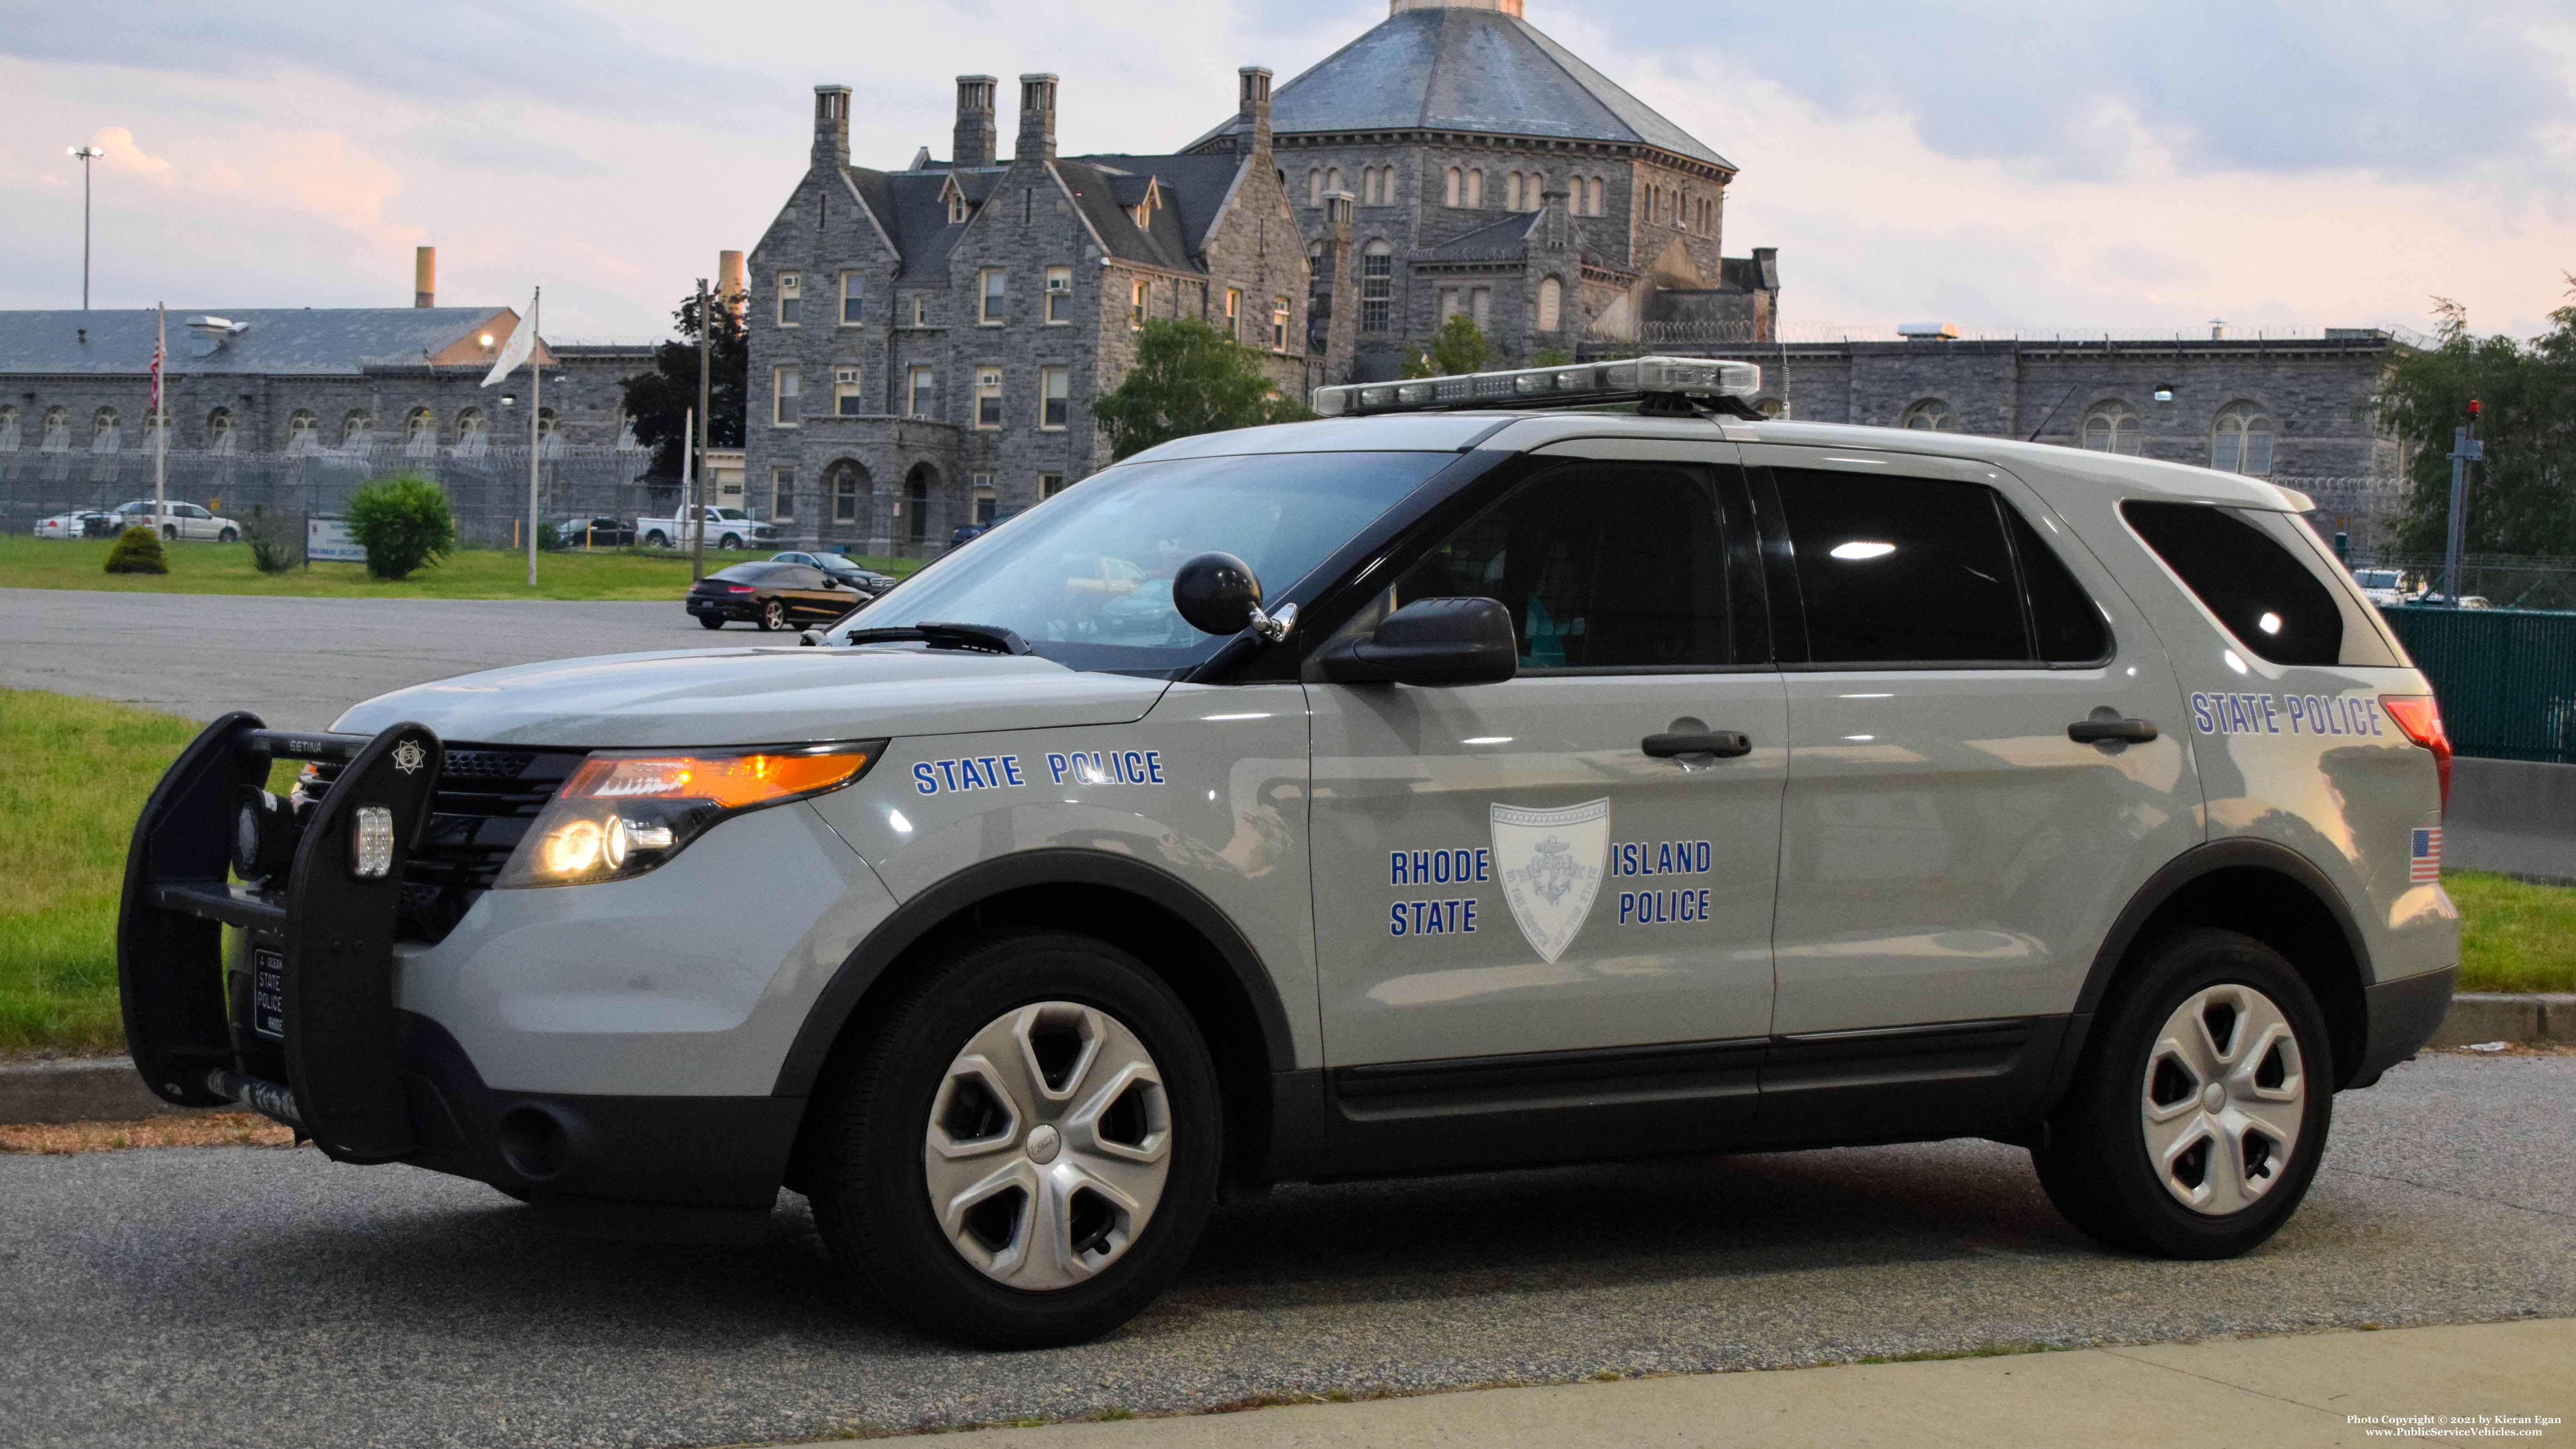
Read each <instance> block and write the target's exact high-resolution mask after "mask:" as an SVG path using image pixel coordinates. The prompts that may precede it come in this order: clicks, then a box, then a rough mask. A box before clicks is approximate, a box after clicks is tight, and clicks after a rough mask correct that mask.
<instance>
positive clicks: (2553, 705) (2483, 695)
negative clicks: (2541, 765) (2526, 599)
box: [2380, 607, 2576, 765]
mask: <svg viewBox="0 0 2576 1449" xmlns="http://www.w3.org/2000/svg"><path fill="white" fill-rule="evenodd" d="M2380 613H2381V614H2382V615H2383V616H2384V617H2385V618H2386V619H2387V620H2388V624H2389V627H2390V628H2391V629H2394V630H2395V631H2396V633H2397V637H2398V639H2399V640H2400V641H2401V642H2403V643H2404V644H2405V646H2406V652H2407V653H2409V654H2411V655H2413V656H2414V658H2415V665H2416V667H2417V668H2419V669H2421V670H2423V671H2424V676H2425V678H2427V679H2430V680H2431V681H2432V682H2433V695H2434V697H2435V698H2436V699H2438V700H2440V701H2441V704H2442V726H2443V730H2444V732H2445V733H2447V734H2449V735H2450V737H2451V748H2452V749H2454V750H2456V751H2458V752H2459V753H2461V754H2463V755H2473V756H2479V757H2482V758H2486V759H2495V760H2540V761H2543V762H2546V763H2549V764H2556V765H2570V764H2576V613H2563V612H2552V611H2545V610H2537V609H2443V608H2423V607H2397V608H2386V609H2382V610H2380Z"/></svg>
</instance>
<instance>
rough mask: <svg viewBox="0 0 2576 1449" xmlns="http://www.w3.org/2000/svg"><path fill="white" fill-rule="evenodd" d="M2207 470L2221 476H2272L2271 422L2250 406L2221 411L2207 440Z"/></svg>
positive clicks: (2257, 408)
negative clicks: (2211, 469)
mask: <svg viewBox="0 0 2576 1449" xmlns="http://www.w3.org/2000/svg"><path fill="white" fill-rule="evenodd" d="M2209 466H2211V467H2212V468H2215V469H2217V470H2218V471H2219V472H2221V473H2252V474H2255V475H2257V476H2260V475H2263V474H2267V473H2269V472H2271V471H2272V419H2271V418H2270V417H2268V416H2267V415H2265V413H2264V412H2263V410H2262V409H2261V408H2259V407H2256V406H2255V405H2254V404H2252V403H2232V404H2230V405H2228V406H2227V407H2225V408H2222V409H2220V410H2219V414H2218V427H2217V430H2216V431H2215V432H2213V433H2212V434H2211V435H2210V440H2209Z"/></svg>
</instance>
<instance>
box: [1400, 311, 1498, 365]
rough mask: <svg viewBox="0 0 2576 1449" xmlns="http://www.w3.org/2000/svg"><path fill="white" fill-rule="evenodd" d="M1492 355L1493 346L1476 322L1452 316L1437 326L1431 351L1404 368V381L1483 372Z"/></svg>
mask: <svg viewBox="0 0 2576 1449" xmlns="http://www.w3.org/2000/svg"><path fill="white" fill-rule="evenodd" d="M1493 355H1494V344H1493V343H1492V342H1491V341H1490V340H1489V339H1487V338H1486V336H1485V330H1484V329H1483V328H1481V327H1478V326H1477V325H1476V319H1475V318H1473V317H1470V316H1468V315H1467V314H1466V313H1464V312H1452V313H1450V314H1449V320H1448V321H1446V322H1443V323H1441V324H1440V335H1439V336H1437V337H1435V338H1433V339H1431V350H1430V351H1428V352H1423V353H1418V354H1416V355H1415V357H1414V359H1413V361H1411V362H1409V363H1407V364H1405V368H1404V375H1405V376H1407V377H1457V376H1459V375H1461V374H1463V373H1470V372H1482V371H1484V370H1485V360H1486V359H1487V358H1490V357H1492V356H1493Z"/></svg>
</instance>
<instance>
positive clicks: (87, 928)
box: [0, 545, 2576, 1052]
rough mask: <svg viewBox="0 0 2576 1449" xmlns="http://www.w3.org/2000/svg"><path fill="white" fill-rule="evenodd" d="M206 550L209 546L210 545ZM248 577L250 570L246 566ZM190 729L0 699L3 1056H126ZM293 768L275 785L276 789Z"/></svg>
mask: <svg viewBox="0 0 2576 1449" xmlns="http://www.w3.org/2000/svg"><path fill="white" fill-rule="evenodd" d="M207 546H208V547H211V545H207ZM245 567H247V565H245ZM199 728H200V726H199V725H197V724H196V723H195V722H194V721H191V720H184V719H180V718H178V717H176V716H174V715H166V714H158V713H154V712H153V711H150V710H141V709H133V708H129V707H127V706H125V705H121V704H110V703H108V702H106V701H104V700H95V699H84V698H80V697H77V696H73V695H62V694H50V693H47V692H45V691H43V690H33V689H0V820H5V821H7V822H8V827H9V828H8V829H7V830H5V831H0V1051H28V1050H35V1049H45V1050H54V1051H72V1052H113V1051H118V1050H121V1049H122V1047H123V1043H124V1032H123V1030H122V1027H121V1026H120V1024H119V1021H118V1011H117V1002H116V899H117V892H118V890H119V889H120V887H121V886H122V883H123V881H124V875H125V846H126V840H127V837H128V836H130V835H131V834H132V833H133V829H134V817H135V815H136V814H137V813H138V812H139V811H141V810H142V808H143V800H144V797H145V796H147V795H149V794H150V793H151V792H152V786H153V783H154V782H155V781H157V780H159V779H160V778H161V772H162V771H163V770H164V769H167V768H168V767H169V764H170V761H171V759H172V758H173V757H174V756H176V755H177V754H178V752H179V748H180V747H181V746H182V745H185V744H186V743H187V742H188V741H189V740H191V739H193V738H195V737H196V734H197V731H198V729H199ZM294 768H295V766H294V762H292V761H281V762H280V763H279V765H278V769H277V773H276V775H275V776H274V777H273V778H272V780H271V783H270V787H269V788H271V789H273V790H278V791H281V792H282V791H284V790H285V789H286V788H287V787H288V785H289V784H290V783H291V782H292V780H293V773H292V772H293V770H294ZM2442 883H2443V885H2444V886H2445V887H2446V888H2448V889H2449V891H2450V893H2451V897H2452V899H2454V900H2456V901H2458V902H2459V906H2460V913H2461V915H2462V917H2463V918H2464V919H2465V921H2466V925H2467V930H2466V932H2465V935H2464V938H2463V940H2462V943H2461V950H2460V955H2461V958H2462V959H2461V970H2460V988H2461V989H2462V990H2464V991H2576V888H2570V887H2562V886H2538V885H2528V884H2525V883H2523V882H2521V881H2517V880H2512V879H2509V878H2507V877H2505V876H2500V875H2487V874H2483V873H2480V872H2476V871H2453V872H2449V873H2447V874H2445V875H2444V877H2443V881H2442Z"/></svg>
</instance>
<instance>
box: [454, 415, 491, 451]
mask: <svg viewBox="0 0 2576 1449" xmlns="http://www.w3.org/2000/svg"><path fill="white" fill-rule="evenodd" d="M490 427H491V424H489V423H487V422H485V421H484V420H483V410H482V409H481V408H467V409H465V410H464V411H463V412H460V413H458V414H457V415H456V440H457V441H458V442H460V443H461V442H463V441H465V440H466V439H467V438H473V437H481V436H484V435H485V434H486V433H487V432H488V431H489V429H490Z"/></svg>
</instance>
